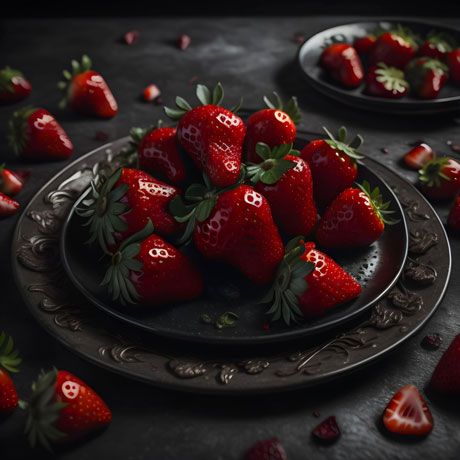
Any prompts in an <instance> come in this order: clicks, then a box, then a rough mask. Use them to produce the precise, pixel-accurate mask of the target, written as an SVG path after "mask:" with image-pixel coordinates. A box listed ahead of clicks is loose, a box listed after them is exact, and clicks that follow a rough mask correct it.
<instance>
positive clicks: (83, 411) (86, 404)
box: [21, 369, 112, 450]
mask: <svg viewBox="0 0 460 460" xmlns="http://www.w3.org/2000/svg"><path fill="white" fill-rule="evenodd" d="M21 405H22V407H23V408H24V409H26V410H27V420H26V428H25V432H26V435H27V437H28V439H29V442H30V444H31V446H32V447H34V446H35V445H36V444H37V443H40V444H41V445H42V446H43V447H45V448H46V449H48V450H51V444H54V443H67V442H71V441H74V440H76V439H79V438H82V437H83V436H86V435H87V434H88V433H91V432H95V431H98V430H100V429H102V428H105V427H106V426H107V425H108V424H109V423H110V421H111V419H112V414H111V412H110V409H109V408H108V407H107V405H106V404H105V402H104V401H103V400H102V399H101V398H100V396H98V395H97V394H96V392H95V391H94V390H93V389H91V388H90V387H89V386H88V385H87V384H86V383H85V382H83V381H82V380H80V379H79V378H78V377H76V376H75V375H73V374H71V373H70V372H67V371H64V370H59V371H58V370H57V369H53V370H52V371H49V372H46V373H45V372H43V371H42V372H41V373H40V375H39V376H38V378H37V380H36V381H35V382H34V383H33V385H32V395H31V397H30V399H29V401H27V402H24V403H22V404H21Z"/></svg>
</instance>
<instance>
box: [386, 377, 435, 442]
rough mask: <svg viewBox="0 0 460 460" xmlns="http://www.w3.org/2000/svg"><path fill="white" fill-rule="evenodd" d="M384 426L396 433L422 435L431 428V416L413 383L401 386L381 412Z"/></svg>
mask: <svg viewBox="0 0 460 460" xmlns="http://www.w3.org/2000/svg"><path fill="white" fill-rule="evenodd" d="M383 424H384V425H385V427H386V428H387V429H388V430H389V431H391V432H393V433H397V434H403V435H412V436H414V435H415V436H417V435H418V436H423V435H427V434H428V433H429V432H430V431H431V430H432V428H433V424H434V422H433V416H432V415H431V412H430V409H429V408H428V406H427V405H426V402H425V400H424V399H423V398H422V395H421V394H420V393H419V392H418V390H417V388H416V387H415V386H414V385H406V386H404V387H402V388H401V389H400V390H399V391H398V392H397V393H396V394H395V395H394V396H393V398H392V399H391V401H390V402H389V403H388V405H387V407H386V409H385V412H384V414H383Z"/></svg>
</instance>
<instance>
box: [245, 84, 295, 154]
mask: <svg viewBox="0 0 460 460" xmlns="http://www.w3.org/2000/svg"><path fill="white" fill-rule="evenodd" d="M273 94H274V96H275V99H276V102H275V104H274V103H272V102H271V101H270V100H269V99H268V98H267V97H264V101H265V103H266V104H267V105H268V107H269V108H268V109H264V110H259V111H258V112H255V113H253V114H252V115H251V116H250V117H249V118H248V121H247V126H246V138H245V140H244V151H245V153H246V158H247V161H250V162H252V163H260V157H259V155H258V154H257V152H256V145H257V143H258V142H263V143H265V144H267V145H268V146H269V147H274V146H275V145H281V144H289V143H292V142H294V140H295V137H296V124H298V123H299V122H300V118H301V114H300V110H299V106H298V105H297V99H296V98H295V97H292V98H291V99H290V100H289V101H288V102H287V104H286V105H283V103H282V102H281V99H280V97H279V96H278V94H277V93H276V92H274V93H273Z"/></svg>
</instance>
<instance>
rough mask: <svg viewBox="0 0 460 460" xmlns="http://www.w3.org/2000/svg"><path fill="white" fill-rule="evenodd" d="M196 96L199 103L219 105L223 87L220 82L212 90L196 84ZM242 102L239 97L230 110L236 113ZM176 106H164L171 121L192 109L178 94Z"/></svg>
mask: <svg viewBox="0 0 460 460" xmlns="http://www.w3.org/2000/svg"><path fill="white" fill-rule="evenodd" d="M196 97H197V98H198V100H199V101H200V102H201V105H217V106H220V104H221V103H222V101H223V99H224V88H223V86H222V83H220V82H218V83H217V85H216V86H215V88H214V89H213V90H212V91H211V90H210V89H209V88H208V87H207V86H205V85H201V84H198V85H197V86H196ZM242 103H243V98H241V99H240V102H239V103H238V104H237V105H236V106H235V107H233V108H231V109H230V112H233V113H237V112H238V110H239V109H240V108H241V105H242ZM176 107H177V108H175V109H172V108H170V107H164V111H165V114H166V116H167V117H168V118H170V119H171V120H173V121H179V120H180V119H181V118H182V116H183V115H185V114H186V113H187V112H189V111H190V110H192V106H191V105H190V104H189V103H188V102H187V101H186V100H185V99H184V98H183V97H180V96H177V97H176Z"/></svg>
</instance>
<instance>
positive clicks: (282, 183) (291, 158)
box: [247, 142, 318, 238]
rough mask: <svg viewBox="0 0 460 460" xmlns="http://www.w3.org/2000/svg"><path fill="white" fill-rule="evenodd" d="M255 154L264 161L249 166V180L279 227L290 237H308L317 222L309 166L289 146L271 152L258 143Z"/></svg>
mask: <svg viewBox="0 0 460 460" xmlns="http://www.w3.org/2000/svg"><path fill="white" fill-rule="evenodd" d="M256 151H257V152H258V154H259V155H260V158H261V159H262V160H263V161H262V163H259V164H258V165H253V166H248V168H247V172H248V177H251V183H252V184H255V190H256V192H259V193H260V194H262V195H263V196H264V197H265V198H266V199H267V201H268V203H269V204H270V208H271V211H272V215H273V218H274V219H275V222H276V224H277V225H278V228H279V229H280V230H281V231H282V232H283V233H285V234H286V235H287V236H289V237H291V238H292V237H294V236H297V235H308V234H309V233H310V232H311V231H312V230H313V227H314V226H315V224H316V221H317V219H318V212H317V210H316V204H315V201H314V200H313V183H312V178H311V172H310V167H309V166H308V163H307V162H306V161H305V160H303V159H302V158H299V157H298V154H299V151H297V150H292V144H282V145H278V146H275V147H273V148H272V149H271V148H270V147H269V146H268V145H267V144H264V143H262V142H260V143H258V144H257V146H256Z"/></svg>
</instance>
